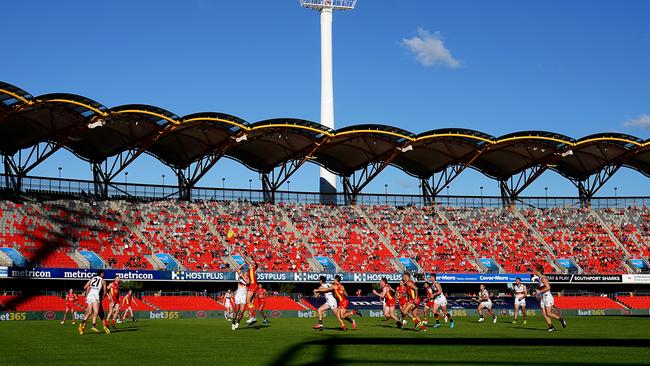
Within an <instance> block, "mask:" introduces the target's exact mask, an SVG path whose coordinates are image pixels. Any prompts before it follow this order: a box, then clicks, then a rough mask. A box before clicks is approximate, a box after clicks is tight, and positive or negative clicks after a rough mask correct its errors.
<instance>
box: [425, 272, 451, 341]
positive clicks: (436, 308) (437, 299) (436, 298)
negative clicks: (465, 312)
mask: <svg viewBox="0 0 650 366" xmlns="http://www.w3.org/2000/svg"><path fill="white" fill-rule="evenodd" d="M429 281H431V288H432V289H433V293H432V294H431V296H432V297H433V316H434V318H436V324H435V325H434V326H433V327H434V328H440V327H441V325H440V318H439V316H438V314H441V315H442V316H443V317H444V318H445V321H449V328H451V329H454V328H455V327H456V323H455V322H454V318H453V317H452V316H451V313H449V312H448V311H447V297H446V296H445V294H444V293H443V292H442V286H441V285H440V282H438V280H437V278H436V274H435V273H432V274H431V275H430V276H429Z"/></svg>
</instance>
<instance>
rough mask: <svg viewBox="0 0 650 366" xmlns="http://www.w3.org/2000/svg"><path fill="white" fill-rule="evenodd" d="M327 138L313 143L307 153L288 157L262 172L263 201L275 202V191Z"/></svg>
mask: <svg viewBox="0 0 650 366" xmlns="http://www.w3.org/2000/svg"><path fill="white" fill-rule="evenodd" d="M326 141H327V140H325V141H323V142H320V143H315V144H314V146H313V147H312V148H310V150H309V151H308V152H307V153H302V154H298V155H296V156H299V158H295V159H289V160H287V161H285V162H283V163H282V164H280V166H279V167H277V168H275V169H273V170H272V171H271V172H268V173H262V174H261V176H262V191H263V195H264V201H265V202H270V203H275V193H276V192H277V191H278V189H279V188H280V187H281V186H282V185H283V184H284V183H285V182H286V181H287V180H289V178H291V176H292V175H293V174H294V173H295V172H296V171H298V169H299V168H300V167H301V166H302V165H303V164H304V163H305V162H307V161H308V160H309V159H311V158H312V156H313V155H314V153H316V151H318V149H319V148H320V147H321V145H323V143H325V142H326Z"/></svg>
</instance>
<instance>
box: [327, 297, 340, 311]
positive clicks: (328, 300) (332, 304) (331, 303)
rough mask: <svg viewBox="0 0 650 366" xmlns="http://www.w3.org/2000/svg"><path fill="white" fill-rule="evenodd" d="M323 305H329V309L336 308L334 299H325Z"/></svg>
mask: <svg viewBox="0 0 650 366" xmlns="http://www.w3.org/2000/svg"><path fill="white" fill-rule="evenodd" d="M325 303H326V304H327V305H329V307H330V309H336V308H337V307H338V304H337V303H336V299H327V300H325Z"/></svg>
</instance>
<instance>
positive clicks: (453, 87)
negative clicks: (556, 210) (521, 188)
mask: <svg viewBox="0 0 650 366" xmlns="http://www.w3.org/2000/svg"><path fill="white" fill-rule="evenodd" d="M648 14H650V2H648V1H642V0H638V1H636V0H630V1H618V2H617V1H586V0H584V1H577V0H576V1H559V0H558V1H543V2H542V1H489V2H488V1H458V0H455V1H415V0H413V1H386V0H360V1H359V2H358V4H357V9H356V10H354V11H353V12H346V13H337V14H335V16H334V90H335V120H336V125H337V127H343V126H347V125H351V124H357V123H383V124H390V125H394V126H398V127H401V128H404V129H407V130H410V131H413V132H415V133H419V132H423V131H426V130H430V129H434V128H442V127H464V128H472V129H477V130H481V131H484V132H487V133H489V134H492V135H495V136H499V135H502V134H505V133H509V132H513V131H520V130H549V131H555V132H559V133H563V134H566V135H569V136H572V137H576V138H579V137H582V136H585V135H588V134H592V133H597V132H626V133H631V134H634V135H636V136H639V137H641V138H648V137H650V133H649V131H648V128H650V117H648V115H649V114H650V88H649V86H650V70H649V67H648V65H650V22H648ZM3 23H4V29H5V37H4V39H3V50H4V52H3V57H0V70H2V72H1V74H0V80H3V81H6V82H9V83H12V84H14V85H17V86H19V87H22V88H24V89H25V90H27V91H28V92H31V93H32V94H34V95H39V94H45V93H51V92H70V93H76V94H81V95H84V96H87V97H89V98H92V99H95V100H97V101H99V102H101V103H103V104H104V105H106V106H108V107H112V106H116V105H120V104H127V103H144V104H152V105H156V106H159V107H162V108H166V109H168V110H170V111H172V112H174V113H176V114H178V115H181V116H182V115H185V114H188V113H193V112H199V111H220V112H225V113H230V114H233V115H237V116H240V117H242V118H244V119H246V120H248V121H249V122H255V121H258V120H262V119H267V118H275V117H297V118H304V119H308V120H313V121H318V119H319V116H320V109H319V101H320V44H319V42H320V39H319V18H318V14H317V13H316V12H313V11H310V10H306V9H303V8H301V7H300V6H299V4H298V1H297V0H295V1H294V0H283V1H255V0H251V1H207V0H205V1H195V0H186V1H174V2H169V1H110V2H94V1H62V2H61V1H56V2H54V1H30V2H9V3H7V4H4V5H3ZM414 51H416V52H414ZM418 51H419V52H420V53H419V54H418ZM418 55H419V57H418ZM626 121H628V122H629V121H637V122H638V123H637V124H636V125H633V126H628V125H629V123H628V125H625V122H626ZM633 124H634V123H633ZM58 166H62V167H63V175H65V176H68V177H77V178H89V177H90V176H91V172H90V168H89V166H88V164H87V163H84V162H81V161H80V160H78V159H76V158H74V157H73V156H72V155H71V154H70V153H68V152H60V153H57V154H56V155H55V156H53V157H52V158H51V159H50V160H49V161H48V162H47V163H46V164H43V165H42V166H41V167H39V168H37V169H36V171H34V172H33V174H39V175H49V176H56V174H57V172H56V170H57V167H58ZM127 170H128V171H129V182H135V181H138V182H153V183H159V182H160V181H161V174H166V175H167V176H168V177H169V176H170V175H171V171H170V170H169V169H168V168H167V167H165V166H164V165H162V164H160V163H157V162H156V161H155V160H154V159H153V158H151V157H143V158H141V159H139V160H138V161H136V162H135V163H134V164H132V166H131V167H129V168H128V169H127ZM317 175H318V168H317V167H316V166H314V165H307V166H305V167H303V168H302V169H301V170H300V171H299V172H298V173H297V174H296V175H295V176H294V177H292V178H291V181H292V183H291V189H292V190H296V189H299V190H307V191H312V190H316V189H317V186H318V178H317ZM222 177H226V178H227V180H226V186H234V187H248V179H249V178H251V179H253V180H254V182H259V181H258V176H257V174H255V173H254V172H251V171H249V170H247V169H246V168H245V167H243V166H240V165H239V164H238V163H235V162H233V161H230V160H228V159H223V160H222V161H221V162H219V163H218V164H217V165H216V166H215V168H213V169H212V171H211V172H210V173H209V174H208V175H207V176H206V177H205V178H204V179H203V180H202V182H201V183H200V185H206V186H210V185H214V186H220V185H221V178H222ZM648 183H649V181H648V179H647V178H645V177H643V176H642V175H641V174H639V173H637V172H634V171H630V170H627V169H623V170H622V171H621V172H619V173H618V174H617V175H616V176H615V177H614V178H612V180H611V181H610V182H609V183H608V184H607V186H605V187H604V188H603V190H602V192H601V195H612V194H613V187H618V193H619V195H640V194H646V193H647V190H646V189H644V188H645V187H647V185H648ZM384 184H388V185H389V191H390V192H394V193H396V192H400V193H415V192H416V191H417V189H418V188H417V186H418V182H417V181H416V180H415V179H414V178H411V177H409V176H407V175H405V174H403V173H401V172H399V171H398V170H396V169H393V168H389V169H387V170H386V171H385V172H383V173H382V174H381V175H380V176H379V177H377V179H376V180H375V181H374V182H373V183H371V184H370V185H369V186H368V187H367V188H366V192H383V190H384ZM479 186H484V187H485V189H484V194H486V195H489V194H497V193H498V189H497V184H496V182H494V181H492V180H490V179H488V178H485V177H484V176H482V175H481V174H480V173H477V172H474V171H468V172H465V173H464V174H463V175H461V176H460V177H459V178H458V179H457V180H456V181H454V183H453V184H452V186H451V189H450V193H452V194H478V193H479V189H478V187H479ZM544 187H549V195H575V189H574V188H573V186H572V185H571V184H570V183H568V182H567V181H565V180H564V179H562V178H560V177H559V176H558V175H557V174H555V173H552V172H547V173H545V174H544V175H543V176H542V177H541V178H540V179H539V180H538V181H537V182H536V183H534V184H533V185H532V186H531V187H530V188H529V189H527V190H526V191H525V194H526V195H543V194H544Z"/></svg>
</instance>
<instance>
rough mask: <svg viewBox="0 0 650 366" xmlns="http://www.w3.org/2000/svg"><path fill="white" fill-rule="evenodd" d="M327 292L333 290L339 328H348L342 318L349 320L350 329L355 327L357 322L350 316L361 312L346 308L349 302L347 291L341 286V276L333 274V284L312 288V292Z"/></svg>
mask: <svg viewBox="0 0 650 366" xmlns="http://www.w3.org/2000/svg"><path fill="white" fill-rule="evenodd" d="M327 292H333V293H334V296H335V297H336V301H337V308H336V310H337V311H335V312H334V314H336V318H337V319H338V320H339V323H341V330H348V328H347V327H346V326H345V324H344V323H343V320H345V321H347V322H350V323H351V324H352V329H357V322H356V321H355V320H354V319H351V317H352V315H359V316H361V313H359V311H357V310H348V305H349V304H350V303H349V301H348V293H347V292H346V291H345V287H343V285H342V284H341V276H339V275H336V276H334V285H333V286H331V287H329V288H321V287H319V288H317V289H315V290H314V293H327Z"/></svg>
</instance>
